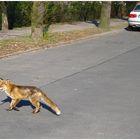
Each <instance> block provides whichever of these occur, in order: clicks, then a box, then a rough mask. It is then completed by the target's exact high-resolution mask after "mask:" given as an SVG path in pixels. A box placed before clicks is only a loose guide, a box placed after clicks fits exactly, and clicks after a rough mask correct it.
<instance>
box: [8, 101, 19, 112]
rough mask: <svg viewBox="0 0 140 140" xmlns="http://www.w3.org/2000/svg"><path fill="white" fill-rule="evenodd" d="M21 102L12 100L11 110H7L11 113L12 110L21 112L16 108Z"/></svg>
mask: <svg viewBox="0 0 140 140" xmlns="http://www.w3.org/2000/svg"><path fill="white" fill-rule="evenodd" d="M19 102H20V100H19V99H12V101H11V103H10V106H9V108H8V109H7V111H11V110H13V109H14V110H16V111H19V110H18V109H17V108H16V105H17V104H18V103H19Z"/></svg>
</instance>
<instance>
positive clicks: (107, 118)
mask: <svg viewBox="0 0 140 140" xmlns="http://www.w3.org/2000/svg"><path fill="white" fill-rule="evenodd" d="M139 54H140V43H139V32H128V31H125V30H122V31H120V32H116V33H115V32H112V33H109V34H106V35H103V36H98V37H94V38H89V39H86V40H81V41H78V42H75V43H72V44H69V45H66V46H60V47H58V48H52V49H42V50H38V51H34V52H29V53H24V54H20V55H15V56H12V57H9V58H4V59H1V60H0V77H3V78H6V79H11V80H12V81H14V82H15V83H18V84H23V85H35V86H37V87H40V88H41V89H42V90H43V91H45V92H46V93H47V95H48V96H49V97H50V98H51V99H53V100H54V101H55V102H56V103H57V104H58V105H59V106H60V108H61V110H62V115H60V116H56V115H55V114H53V113H52V112H51V111H49V110H48V109H47V107H46V106H43V107H42V110H41V112H40V113H38V114H36V115H33V114H32V113H31V112H32V108H31V106H30V104H29V102H27V101H24V102H21V103H20V105H19V110H20V111H19V112H17V111H11V112H7V111H6V110H5V109H6V108H7V107H8V105H9V100H7V98H6V95H5V94H4V93H3V92H1V96H0V98H1V101H2V102H1V105H0V138H55V139H56V138H61V139H62V138H93V139H94V138H108V139H109V138H140V133H139V130H140V109H139V107H140V86H139V83H140V61H139V60H140V55H139ZM42 102H43V101H42Z"/></svg>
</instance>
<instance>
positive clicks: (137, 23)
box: [128, 21, 140, 27]
mask: <svg viewBox="0 0 140 140" xmlns="http://www.w3.org/2000/svg"><path fill="white" fill-rule="evenodd" d="M128 24H129V26H132V27H140V21H139V22H138V21H128Z"/></svg>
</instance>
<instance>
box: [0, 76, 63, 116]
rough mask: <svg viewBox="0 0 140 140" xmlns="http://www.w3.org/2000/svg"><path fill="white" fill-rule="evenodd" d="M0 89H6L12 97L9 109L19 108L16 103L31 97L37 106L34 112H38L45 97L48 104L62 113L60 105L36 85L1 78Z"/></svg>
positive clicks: (57, 112) (58, 113) (56, 111)
mask: <svg viewBox="0 0 140 140" xmlns="http://www.w3.org/2000/svg"><path fill="white" fill-rule="evenodd" d="M0 89H1V90H3V91H5V93H6V94H7V95H8V96H9V97H10V98H11V99H12V101H11V103H10V106H9V108H8V109H7V110H8V111H11V110H13V109H14V110H17V111H18V109H17V108H16V105H17V104H18V103H19V102H20V101H21V100H22V99H29V101H30V102H31V103H32V105H33V106H34V107H35V109H34V110H33V113H38V112H39V111H40V108H41V105H40V100H41V98H43V99H44V100H45V102H46V103H47V105H48V106H49V107H50V108H51V109H52V110H53V111H55V113H56V114H57V115H60V114H61V111H60V109H59V108H58V106H57V105H56V104H55V103H54V102H53V101H52V100H51V99H50V98H48V97H47V95H46V94H45V93H43V91H42V90H41V89H39V88H37V87H34V86H22V85H15V84H14V83H12V82H11V81H10V80H3V79H0Z"/></svg>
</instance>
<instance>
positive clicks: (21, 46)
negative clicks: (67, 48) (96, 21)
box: [0, 23, 127, 58]
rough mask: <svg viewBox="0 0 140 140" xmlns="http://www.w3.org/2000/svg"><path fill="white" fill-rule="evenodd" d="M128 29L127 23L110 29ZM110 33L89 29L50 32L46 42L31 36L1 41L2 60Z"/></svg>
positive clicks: (45, 37)
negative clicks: (35, 39) (22, 53)
mask: <svg viewBox="0 0 140 140" xmlns="http://www.w3.org/2000/svg"><path fill="white" fill-rule="evenodd" d="M125 27H127V24H126V23H121V24H118V25H115V26H112V27H111V28H110V31H111V30H118V29H123V28H125ZM103 32H108V31H106V30H102V29H100V28H97V27H96V28H88V29H84V30H76V31H67V32H53V33H51V32H48V33H46V34H45V36H44V40H41V41H40V42H35V41H33V40H32V39H31V37H30V36H25V37H17V38H13V39H7V40H0V58H2V57H5V56H8V55H13V54H17V53H21V52H25V51H29V50H35V49H39V48H52V47H56V46H58V44H63V43H69V42H71V41H75V40H78V39H82V38H85V37H87V36H91V35H95V34H100V33H103Z"/></svg>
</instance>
